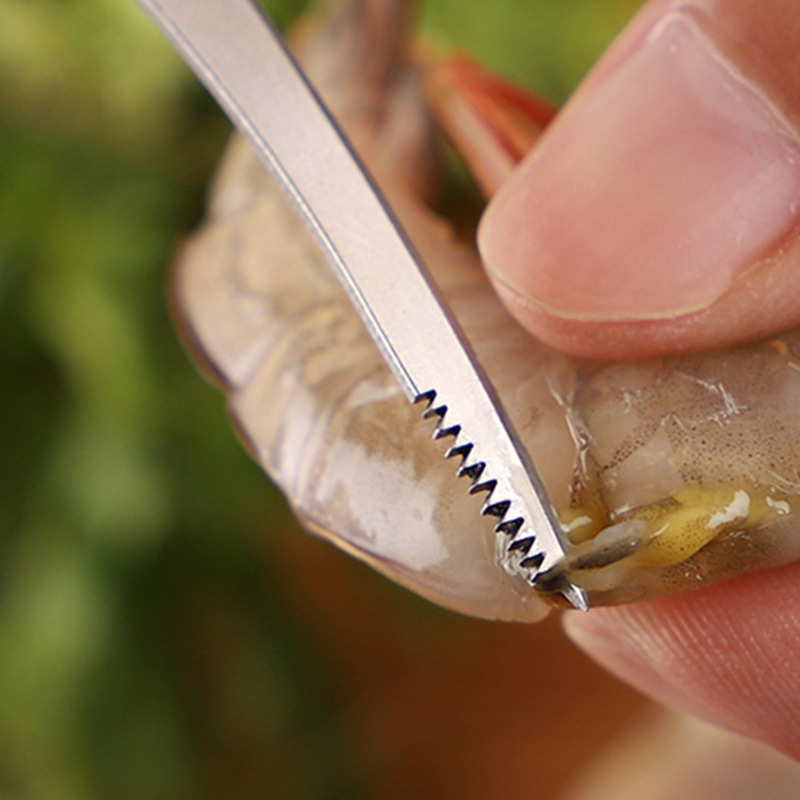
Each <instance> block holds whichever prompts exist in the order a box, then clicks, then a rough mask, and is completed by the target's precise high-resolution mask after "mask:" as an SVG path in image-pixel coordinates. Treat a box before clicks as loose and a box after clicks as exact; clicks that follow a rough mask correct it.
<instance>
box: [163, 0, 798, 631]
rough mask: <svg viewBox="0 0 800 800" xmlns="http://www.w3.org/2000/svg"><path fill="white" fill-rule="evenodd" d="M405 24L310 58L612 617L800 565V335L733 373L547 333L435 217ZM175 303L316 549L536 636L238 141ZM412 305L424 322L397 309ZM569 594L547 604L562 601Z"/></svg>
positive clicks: (326, 34) (380, 17) (425, 429)
mask: <svg viewBox="0 0 800 800" xmlns="http://www.w3.org/2000/svg"><path fill="white" fill-rule="evenodd" d="M398 29H401V30H402V29H406V30H407V29H408V20H407V8H406V4H404V3H399V2H387V1H386V0H354V2H350V3H348V4H346V5H344V6H343V7H342V8H340V9H339V10H338V12H337V13H336V14H334V15H329V16H327V17H324V18H323V19H322V20H320V19H315V20H314V21H312V22H306V23H305V24H304V26H303V27H302V34H301V35H300V36H299V37H298V40H297V41H298V42H299V44H298V57H299V59H300V60H301V62H302V63H303V64H304V66H305V68H306V70H307V71H308V73H309V75H310V77H311V78H312V80H315V81H316V84H317V88H318V89H319V90H320V92H321V93H322V94H323V96H324V97H325V98H326V100H327V102H328V104H329V105H330V107H331V109H332V110H333V112H334V113H335V114H336V115H337V117H338V119H339V121H340V123H341V124H342V125H343V127H344V128H345V130H346V131H347V132H348V134H349V135H350V137H351V139H352V141H353V142H354V144H355V146H356V148H357V149H358V150H359V152H360V153H361V155H362V157H363V158H364V160H365V161H366V163H367V164H369V166H370V167H371V169H372V170H373V173H374V175H375V176H376V178H377V180H378V182H379V183H380V184H381V186H382V188H383V190H384V192H385V194H386V195H387V197H388V198H389V200H390V203H391V204H392V206H393V208H394V211H395V213H396V214H397V216H398V217H399V219H400V220H401V222H402V224H403V225H404V227H405V228H406V231H407V233H408V235H409V236H410V238H411V240H412V241H413V242H414V244H415V246H416V248H417V250H418V251H419V253H420V254H421V256H422V258H423V260H424V261H425V263H426V264H427V266H428V267H429V269H430V271H431V274H432V275H433V277H434V279H435V281H436V282H437V284H438V285H439V287H440V289H441V290H442V292H443V293H444V295H445V296H446V297H447V299H448V301H449V303H450V305H451V307H452V309H453V311H454V313H455V315H456V316H457V318H458V319H459V321H460V323H461V325H462V327H463V329H464V330H465V331H466V333H467V335H468V337H469V339H470V341H471V343H472V345H473V347H474V349H475V351H476V353H477V355H478V358H479V360H480V362H481V364H482V365H483V367H484V368H485V370H486V372H487V373H488V375H489V377H490V379H491V380H492V382H493V383H494V385H495V388H496V389H497V391H498V393H499V395H500V396H501V398H502V399H503V403H504V405H505V407H506V409H507V411H508V413H509V415H510V417H511V419H512V421H513V423H514V425H515V427H516V428H517V430H518V431H519V433H520V435H521V437H522V439H523V441H524V443H525V444H526V446H527V447H528V449H529V452H530V453H531V454H532V456H533V458H534V461H535V463H536V466H537V469H538V470H539V472H540V474H541V477H542V479H543V481H544V484H545V486H546V487H547V489H548V492H549V494H550V497H551V499H552V501H553V503H554V505H555V507H556V509H557V510H558V512H559V513H560V515H561V518H562V521H563V524H564V527H565V531H568V532H569V536H570V539H571V541H573V542H574V547H572V548H570V552H569V555H568V558H567V560H566V562H565V565H564V567H563V571H564V572H566V573H567V574H568V576H569V578H570V580H573V581H575V582H576V583H578V584H580V585H582V586H584V587H585V588H586V590H587V592H588V593H589V597H590V601H591V602H592V603H595V604H596V603H618V602H626V601H631V600H635V599H639V598H644V597H652V596H655V595H658V594H663V593H665V592H670V591H675V590H682V589H686V588H690V587H694V586H698V585H705V584H707V583H710V582H712V581H716V580H719V579H721V578H725V577H728V576H731V575H735V574H738V573H741V572H744V571H747V570H750V569H754V568H757V567H764V566H769V565H772V564H776V563H781V562H783V561H787V560H790V559H793V558H796V557H798V556H800V537H798V536H796V535H795V533H794V529H795V527H796V525H797V513H798V507H799V506H798V501H797V496H798V494H799V493H800V492H799V491H798V490H800V403H798V402H797V399H796V398H797V397H798V396H800V360H798V359H799V358H800V333H799V332H798V331H792V332H789V333H787V334H785V335H783V336H781V337H780V338H779V339H776V340H774V341H772V342H767V343H763V344H756V345H752V346H749V347H740V348H736V349H731V350H726V351H722V352H716V353H710V354H701V355H695V356H684V357H680V358H665V359H656V360H647V361H638V362H630V363H608V364H603V363H596V362H584V361H579V360H576V359H573V358H569V357H567V356H564V355H562V354H559V353H556V352H554V351H553V350H551V349H550V348H548V347H546V346H544V345H543V344H541V343H539V342H538V341H536V340H535V339H534V338H533V337H531V336H530V334H528V333H527V332H525V331H524V330H523V329H522V328H521V327H520V326H519V325H518V324H517V323H516V322H515V321H514V320H513V319H512V318H511V317H510V315H509V314H508V313H507V312H506V310H505V309H504V307H503V306H502V305H501V303H500V302H499V301H498V299H497V298H496V296H495V295H494V293H493V292H492V290H491V288H490V286H489V284H488V282H487V280H486V278H485V276H484V273H483V270H482V268H481V264H480V259H479V256H478V254H477V252H476V250H475V249H474V247H472V246H469V245H467V244H464V243H462V242H460V241H458V240H456V238H455V237H454V235H453V232H452V229H451V227H450V225H449V224H448V223H447V222H446V221H444V220H443V219H441V218H440V217H438V216H437V215H436V214H435V213H434V212H433V211H432V210H431V209H430V208H429V207H428V206H427V205H426V198H427V197H428V196H429V193H430V190H431V186H432V185H433V184H435V180H434V177H435V176H436V174H437V172H438V166H439V160H440V159H439V147H438V144H439V142H438V138H437V134H436V133H435V131H434V129H433V126H432V124H431V121H430V117H429V114H428V109H427V108H426V105H425V102H424V100H423V96H422V94H421V92H420V87H419V83H420V79H419V78H420V76H419V71H420V68H419V67H418V66H417V65H416V64H415V62H414V59H413V58H412V57H411V56H410V55H409V48H408V47H407V44H406V42H407V38H404V37H403V36H402V35H398V33H397V31H398ZM175 295H176V305H177V308H178V314H179V317H180V322H181V326H182V328H183V331H184V333H185V338H186V339H187V341H188V342H189V344H190V347H191V348H192V349H193V350H194V352H195V354H196V355H197V357H198V360H199V361H200V363H201V365H202V366H203V368H204V369H205V371H206V372H207V373H208V374H210V375H211V376H212V377H213V379H214V380H216V381H217V382H218V383H219V384H221V386H222V387H223V389H224V391H225V392H226V393H227V396H228V402H229V407H230V411H231V414H232V417H233V419H234V422H235V424H236V426H237V428H238V430H239V432H240V434H241V437H242V439H243V440H244V441H245V443H246V445H247V447H248V448H249V450H250V451H251V453H252V454H253V456H254V458H255V459H256V460H257V461H258V462H259V463H260V464H262V465H263V466H264V468H265V469H266V471H267V472H268V473H269V474H270V475H271V476H272V478H273V479H274V480H275V482H276V483H277V484H278V485H279V486H280V487H281V488H282V490H283V491H284V492H285V494H286V496H287V497H288V498H289V500H290V502H291V503H292V505H293V507H294V508H295V510H296V512H297V514H298V516H299V517H300V518H301V520H302V521H303V522H304V524H305V525H306V526H307V527H308V528H309V529H310V530H312V531H314V532H316V533H318V534H320V535H322V536H324V537H326V538H328V539H330V540H331V541H333V542H334V543H335V544H337V545H338V546H339V547H342V548H344V549H345V550H347V551H349V552H351V553H352V554H353V555H355V556H357V557H358V558H361V559H363V560H364V561H366V562H368V563H370V564H371V565H372V566H374V567H375V568H376V569H378V570H380V571H381V572H383V573H385V574H387V575H388V576H390V577H391V578H392V579H394V580H396V581H398V582H399V583H401V584H403V585H405V586H407V587H409V588H410V589H412V590H413V591H416V592H418V593H419V594H421V595H423V596H425V597H427V598H429V599H431V600H433V601H435V602H437V603H440V604H442V605H445V606H447V607H450V608H453V609H457V610H459V611H462V612H464V613H468V614H472V615H476V616H481V617H487V618H499V619H508V620H511V619H513V620H521V621H535V620H537V619H540V618H541V617H543V616H544V615H545V614H546V613H547V612H548V610H549V608H550V603H551V602H552V601H553V600H552V598H549V597H548V596H547V593H546V591H545V592H537V591H534V590H533V589H531V587H530V586H528V585H526V584H525V583H524V582H522V581H521V580H518V579H515V578H512V577H510V576H508V575H506V574H505V573H504V572H503V570H502V569H501V568H500V567H499V566H498V564H497V561H496V555H495V554H496V547H497V542H496V541H495V534H494V532H493V526H492V525H491V523H490V522H489V521H488V520H487V519H486V518H484V517H482V516H481V514H480V506H481V498H479V497H471V496H469V494H468V493H467V489H468V482H467V481H466V480H458V479H456V478H455V475H454V465H453V463H452V462H449V461H446V460H444V459H443V458H442V453H443V451H444V447H443V446H439V445H438V444H435V443H432V441H431V437H430V434H431V430H432V423H430V424H429V423H426V422H424V421H423V420H422V419H421V416H420V411H419V409H418V408H415V407H413V406H411V405H409V403H408V402H407V401H406V399H405V398H404V397H403V396H402V395H401V393H400V390H399V388H398V387H397V385H396V384H395V383H394V381H393V379H392V377H391V375H390V373H389V371H388V369H387V368H386V366H385V365H384V363H383V361H382V360H381V358H380V356H379V354H378V352H377V350H376V348H375V347H374V345H373V344H372V341H371V340H370V339H369V337H368V335H367V334H366V332H365V330H364V329H363V327H362V325H361V323H360V320H359V319H358V317H357V316H356V314H355V312H354V311H353V309H352V308H351V306H350V304H349V302H348V300H347V298H346V297H345V295H344V293H343V292H342V290H341V288H340V287H339V285H338V283H337V281H336V279H335V278H334V276H333V274H332V273H331V271H330V269H329V267H328V266H327V264H326V263H325V261H324V259H323V258H322V256H321V255H320V253H319V251H318V250H317V248H316V245H315V244H314V242H313V241H312V240H311V239H310V237H309V236H308V235H307V233H306V230H305V228H304V226H303V224H302V222H301V221H300V220H299V219H298V217H297V214H296V212H295V210H294V208H293V207H292V206H291V205H290V204H289V203H288V202H287V201H286V200H285V198H284V197H283V195H282V194H281V192H280V191H279V190H278V189H277V187H276V186H275V185H274V183H273V181H272V179H271V177H270V176H269V175H268V174H267V173H266V172H265V171H264V169H263V168H262V167H261V165H260V163H259V162H258V161H257V159H256V158H255V156H254V155H253V154H252V153H251V151H250V150H249V147H248V146H247V145H246V144H245V143H244V142H243V141H242V140H240V139H238V138H236V139H235V140H234V141H233V142H232V144H231V146H230V149H229V151H228V153H227V155H226V156H225V159H224V162H223V164H222V166H221V169H220V171H219V174H218V176H217V178H216V180H215V183H214V187H213V190H212V195H211V200H210V204H209V210H208V215H207V218H206V220H205V221H204V222H203V224H202V226H201V227H200V229H199V230H198V231H197V232H196V233H195V234H194V235H193V236H192V238H191V239H190V240H189V241H188V242H187V243H186V245H185V246H184V248H183V250H182V253H181V255H180V258H179V261H178V264H177V268H176V272H175ZM398 302H402V298H398ZM544 588H545V589H546V586H545V587H544Z"/></svg>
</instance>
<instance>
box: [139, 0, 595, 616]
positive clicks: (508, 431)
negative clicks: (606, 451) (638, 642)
mask: <svg viewBox="0 0 800 800" xmlns="http://www.w3.org/2000/svg"><path fill="white" fill-rule="evenodd" d="M138 2H139V3H140V5H141V6H143V7H144V8H145V10H146V11H147V12H148V13H149V14H150V15H151V16H152V17H153V18H154V19H155V20H156V22H157V23H158V24H159V25H160V26H161V27H162V28H163V30H164V31H165V32H166V34H167V35H168V36H169V38H170V39H171V40H172V41H173V43H174V44H175V45H176V47H177V48H178V50H179V51H180V52H181V53H182V55H183V57H184V58H185V60H186V61H187V63H188V64H189V65H190V66H191V67H192V69H193V70H194V72H195V73H196V74H197V75H198V77H199V78H200V79H201V80H202V81H203V83H204V84H205V85H206V87H207V88H208V89H209V91H210V92H211V93H212V94H213V95H214V96H215V97H216V99H217V100H218V102H219V103H220V105H221V106H222V107H223V108H224V109H225V111H226V112H227V114H228V116H229V117H230V118H231V120H232V121H233V122H234V123H235V124H236V126H237V127H238V128H240V130H241V131H242V132H244V133H245V134H246V135H247V136H248V137H249V138H250V139H251V141H252V143H253V144H254V146H255V147H256V149H257V151H258V152H259V153H260V154H261V156H262V157H263V159H264V160H265V162H266V163H267V165H268V166H269V168H270V169H271V170H272V171H273V172H274V173H275V175H276V176H277V177H278V178H279V180H280V181H281V183H282V184H283V186H284V187H285V189H286V191H287V192H288V194H289V195H290V197H291V198H292V199H293V201H294V202H295V203H296V205H297V207H298V208H299V210H300V211H301V212H302V214H303V216H304V217H305V219H306V220H307V222H308V224H309V226H310V228H311V230H312V232H313V233H314V235H315V236H316V238H317V240H318V241H319V244H320V245H321V247H322V248H323V250H324V251H325V253H326V255H327V257H328V259H329V261H330V262H331V264H332V265H333V267H334V268H335V270H336V272H337V274H338V276H339V278H340V280H341V282H342V284H343V286H344V288H345V289H346V291H347V293H348V294H349V296H350V298H351V300H352V302H353V304H354V306H355V307H356V309H357V310H358V313H359V314H360V315H361V318H362V319H363V321H364V324H365V325H366V326H367V328H368V330H369V332H370V334H371V335H372V337H373V339H374V340H375V342H376V344H377V345H378V347H379V348H380V351H381V353H382V354H383V356H384V358H385V359H386V362H387V363H388V365H389V366H390V368H391V369H392V372H393V373H394V375H395V376H396V378H397V380H398V381H399V383H400V385H401V386H402V388H403V391H404V392H405V394H406V395H407V396H408V398H409V399H410V400H411V401H412V402H418V401H420V400H426V401H427V402H428V416H430V415H431V414H436V415H437V416H439V417H440V424H439V427H438V433H439V435H440V436H444V435H451V436H454V437H455V442H454V444H453V446H452V447H451V448H450V451H449V454H450V455H459V456H462V458H463V461H462V467H461V470H460V474H466V475H468V476H470V477H471V478H472V480H473V486H472V491H486V492H487V500H486V504H485V506H484V513H486V514H490V515H494V516H495V517H496V518H497V525H496V530H497V551H498V557H499V560H500V562H501V564H502V565H503V567H504V569H505V570H506V571H507V572H509V573H510V574H512V575H516V576H521V577H523V578H525V579H526V580H527V581H528V582H530V583H534V582H535V580H536V578H537V576H538V575H540V574H543V573H545V572H547V571H548V570H549V569H551V568H552V567H553V566H555V565H556V564H557V563H558V562H559V561H560V559H561V558H562V556H563V555H564V544H563V542H562V539H561V536H560V533H559V525H558V522H557V520H556V518H555V515H554V512H553V509H552V508H551V505H550V503H549V500H548V498H547V495H546V492H545V491H544V489H543V487H542V485H541V482H540V480H539V477H538V475H537V473H536V471H535V469H534V467H533V464H532V462H531V460H530V458H529V456H528V454H527V453H526V452H525V449H524V447H523V446H522V445H521V443H520V442H519V439H518V437H517V436H516V434H515V433H514V430H513V428H512V427H511V425H510V423H509V421H508V419H507V417H506V415H505V413H504V412H503V410H502V407H501V405H500V403H499V401H498V399H497V398H496V397H495V396H494V393H493V391H492V389H491V387H490V384H489V382H488V380H487V379H486V378H485V377H484V376H483V374H482V373H481V372H480V370H479V369H478V367H477V366H476V361H475V359H474V357H473V355H472V353H471V351H470V348H469V346H468V345H467V343H466V339H465V338H464V336H463V334H461V332H460V331H459V328H458V326H457V324H456V323H455V321H454V320H453V318H452V317H451V315H450V314H449V313H448V312H447V311H446V310H445V308H446V306H445V304H444V303H443V302H442V300H441V299H440V298H439V296H438V295H437V293H436V291H435V288H434V287H433V284H432V283H431V280H430V279H429V277H428V275H427V272H426V270H425V269H424V267H423V266H422V264H421V263H420V261H419V259H418V258H417V257H416V255H415V254H414V252H413V249H412V248H411V247H410V244H409V242H408V241H407V240H406V238H405V236H404V235H403V233H402V232H401V231H400V229H399V227H398V225H397V223H396V221H395V220H394V218H393V215H392V214H391V211H390V210H389V209H388V206H387V205H386V203H385V201H384V200H383V199H382V197H381V195H380V193H379V192H378V190H377V189H376V187H375V185H374V184H373V182H372V180H371V179H370V178H369V177H368V175H367V173H366V171H365V170H364V168H363V166H362V164H361V163H360V161H359V159H358V158H357V157H356V155H355V154H354V153H353V151H352V149H351V148H350V146H349V145H348V143H347V141H346V139H345V137H344V136H343V135H342V133H341V132H340V131H339V129H338V126H337V125H336V124H335V123H334V122H333V120H332V118H331V117H330V114H329V113H328V112H327V111H326V109H325V107H324V105H323V104H322V102H321V101H320V99H319V98H318V97H317V95H316V92H315V91H314V90H313V88H312V87H311V86H310V85H309V83H308V81H307V80H306V79H305V77H304V76H303V74H302V72H301V71H300V70H299V68H298V67H297V65H296V64H295V62H294V60H293V58H292V57H291V55H290V54H289V53H288V52H287V51H286V49H285V48H284V46H283V44H282V42H281V39H280V37H279V35H278V34H277V32H276V31H275V29H274V28H273V26H272V25H271V23H269V21H268V20H267V19H266V18H265V16H264V15H263V14H262V13H261V11H260V10H259V9H258V8H257V7H255V6H254V5H253V4H252V3H251V2H250V0H138ZM558 588H559V590H560V591H561V592H562V593H563V594H564V595H565V596H566V597H567V598H568V599H569V600H570V602H571V603H572V604H573V605H575V606H577V607H579V608H585V607H586V597H585V595H584V593H583V592H582V591H581V590H580V589H579V588H578V587H575V586H574V585H572V584H567V583H563V584H562V585H560V586H559V587H558Z"/></svg>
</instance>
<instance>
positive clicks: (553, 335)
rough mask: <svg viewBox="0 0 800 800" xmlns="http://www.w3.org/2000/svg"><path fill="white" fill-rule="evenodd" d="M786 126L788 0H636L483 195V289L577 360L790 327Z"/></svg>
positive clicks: (791, 201)
mask: <svg viewBox="0 0 800 800" xmlns="http://www.w3.org/2000/svg"><path fill="white" fill-rule="evenodd" d="M798 128H800V11H798V8H797V3H796V2H795V0H772V1H771V2H769V3H753V2H750V1H749V0H689V2H686V1H685V0H653V2H651V3H649V5H647V6H646V7H645V8H644V9H643V10H642V11H641V12H640V14H639V15H638V17H637V18H636V19H635V20H634V21H633V23H632V24H631V25H630V27H629V29H628V30H627V31H626V32H625V34H624V35H623V36H622V37H621V38H620V39H619V41H618V42H617V43H616V45H615V46H614V47H613V48H612V49H611V51H610V52H609V53H608V55H607V56H606V57H605V58H604V59H603V60H602V61H601V62H600V64H598V66H597V67H596V69H595V70H594V71H593V72H592V73H591V75H590V76H589V77H588V78H587V80H586V81H585V82H584V84H583V85H582V86H581V88H580V89H579V90H578V91H577V92H576V94H575V97H574V98H573V100H572V101H571V102H570V103H569V104H568V105H567V106H566V108H565V110H564V111H563V112H562V113H561V115H559V117H558V118H557V120H556V121H555V123H553V125H552V126H551V127H550V128H549V129H548V132H547V133H546V134H545V136H544V137H543V138H542V140H540V143H539V145H537V147H536V148H534V149H533V151H532V152H531V153H530V154H529V156H528V157H527V158H526V159H525V160H524V162H523V163H522V164H521V166H520V168H519V169H518V170H517V171H516V173H515V174H514V176H513V177H512V178H511V180H510V181H508V182H507V184H506V185H505V186H504V187H503V188H502V189H501V191H500V192H499V193H498V195H497V196H496V198H495V199H494V201H493V202H492V204H491V205H490V207H489V210H488V212H487V214H486V216H485V218H484V221H483V224H482V227H481V231H480V245H481V250H482V254H483V256H484V261H485V263H486V265H487V268H488V270H489V273H490V275H491V277H492V279H493V281H494V283H495V286H496V288H497V289H498V291H499V293H500V294H501V296H502V298H503V299H504V300H505V302H506V303H507V305H508V306H509V308H510V309H511V310H512V311H513V313H514V314H515V315H516V316H517V317H518V318H519V319H520V321H521V322H522V323H523V324H524V325H525V326H526V327H527V328H528V329H529V330H531V331H532V332H533V333H535V334H536V335H537V336H538V337H539V338H540V339H542V340H544V341H547V342H549V343H550V344H553V345H554V346H555V347H557V348H559V349H562V350H565V351H568V352H571V353H574V354H577V355H584V356H589V357H600V358H631V357H638V356H650V355H655V354H662V353H678V352H683V351H686V350H698V349H708V348H712V347H717V346H720V345H725V344H730V343H733V342H740V341H745V340H752V339H756V338H760V337H763V336H766V335H769V334H771V333H774V332H777V331H779V330H785V329H786V328H789V327H792V326H793V325H796V324H797V323H798V322H800V269H798V266H800V241H798V237H797V235H796V234H797V229H798V220H799V219H800V205H799V203H800V137H799V136H798V132H797V131H798Z"/></svg>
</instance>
